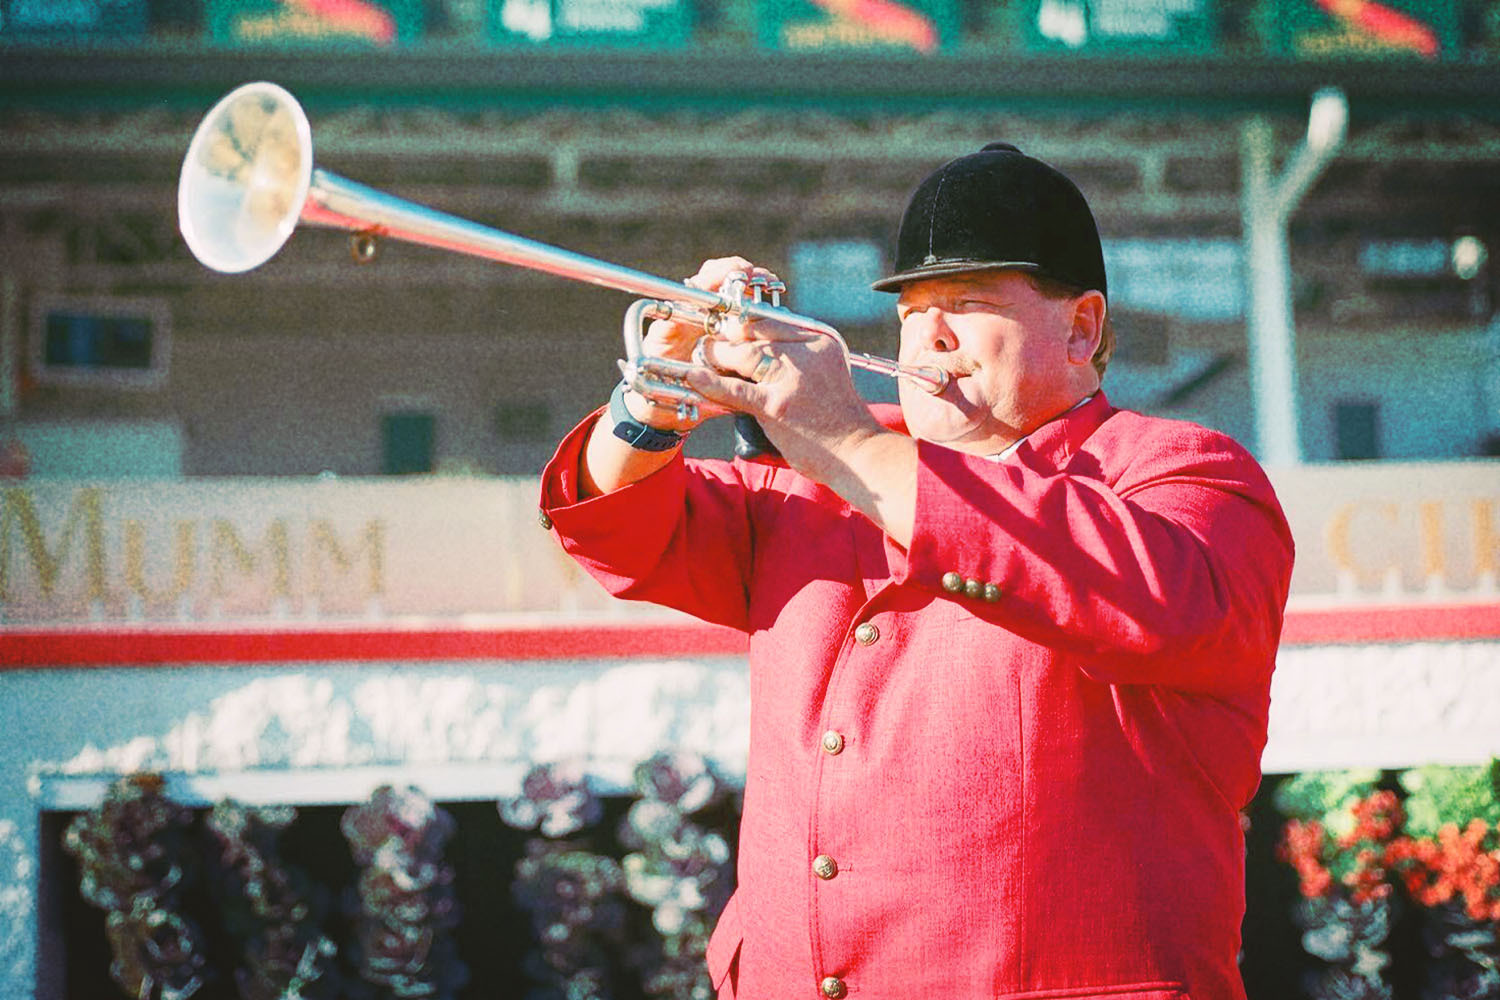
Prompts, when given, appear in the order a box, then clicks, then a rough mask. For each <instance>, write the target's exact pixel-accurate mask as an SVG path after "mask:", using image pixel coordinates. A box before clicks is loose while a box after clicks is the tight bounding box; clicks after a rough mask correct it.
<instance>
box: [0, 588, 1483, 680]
mask: <svg viewBox="0 0 1500 1000" xmlns="http://www.w3.org/2000/svg"><path fill="white" fill-rule="evenodd" d="M1479 639H1500V602H1497V603H1494V604H1453V605H1402V606H1389V607H1359V608H1328V609H1321V610H1307V609H1302V610H1295V611H1289V612H1287V616H1286V626H1285V628H1284V629H1283V631H1282V639H1281V642H1282V645H1283V646H1321V645H1338V644H1361V643H1399V642H1451V641H1462V640H1479ZM746 648H747V644H746V639H745V636H744V635H742V634H740V633H739V632H735V631H734V630H732V629H728V628H723V627H721V626H717V625H704V624H699V623H695V622H655V623H652V622H644V623H629V624H626V623H620V622H610V623H595V622H569V623H567V624H556V625H535V624H532V625H491V626H483V627H474V628H465V627H459V626H434V627H430V628H401V627H395V626H384V627H382V626H374V625H372V626H359V627H352V626H326V627H322V628H314V627H305V628H278V629H274V630H272V629H266V628H238V629H235V628H223V627H215V628H205V627H191V626H170V627H168V626H138V627H122V626H103V625H97V626H74V627H60V626H50V627H40V626H38V627H23V626H4V627H0V669H4V668H24V667H82V666H100V667H107V666H132V665H163V664H200V663H222V664H234V663H297V662H307V663H329V662H342V661H371V660H386V661H421V660H595V659H611V658H629V657H661V656H713V655H734V654H742V653H744V652H745V650H746Z"/></svg>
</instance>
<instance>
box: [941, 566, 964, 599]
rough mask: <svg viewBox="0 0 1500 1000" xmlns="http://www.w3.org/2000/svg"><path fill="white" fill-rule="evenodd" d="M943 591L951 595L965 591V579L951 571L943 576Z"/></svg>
mask: <svg viewBox="0 0 1500 1000" xmlns="http://www.w3.org/2000/svg"><path fill="white" fill-rule="evenodd" d="M943 589H944V590H946V591H947V592H948V593H950V594H956V593H958V592H959V591H960V590H963V589H964V578H963V577H961V576H959V575H958V574H957V573H955V572H953V571H952V570H949V571H948V572H946V573H944V574H943Z"/></svg>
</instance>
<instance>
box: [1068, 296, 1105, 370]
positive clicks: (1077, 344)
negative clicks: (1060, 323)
mask: <svg viewBox="0 0 1500 1000" xmlns="http://www.w3.org/2000/svg"><path fill="white" fill-rule="evenodd" d="M1104 311H1105V302H1104V295H1103V293H1102V292H1099V291H1097V290H1090V291H1087V292H1084V293H1083V294H1082V295H1080V296H1078V298H1076V299H1074V300H1073V317H1072V325H1071V327H1070V328H1069V330H1068V362H1069V363H1070V364H1075V365H1087V364H1092V363H1093V360H1094V352H1095V351H1097V350H1099V338H1100V337H1102V336H1103V335H1104Z"/></svg>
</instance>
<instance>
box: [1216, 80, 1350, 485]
mask: <svg viewBox="0 0 1500 1000" xmlns="http://www.w3.org/2000/svg"><path fill="white" fill-rule="evenodd" d="M1347 121H1348V103H1347V102H1346V101H1345V99H1344V95H1343V94H1342V93H1341V92H1339V91H1338V90H1335V89H1332V88H1325V89H1323V90H1320V91H1318V93H1317V94H1316V95H1314V97H1313V104H1312V110H1311V113H1310V114H1309V116H1308V130H1307V138H1306V139H1305V140H1304V141H1303V142H1302V143H1301V145H1299V146H1298V148H1297V149H1296V151H1295V152H1294V153H1293V154H1292V156H1291V158H1290V159H1289V160H1288V163H1287V167H1286V169H1285V171H1283V172H1282V174H1281V175H1280V176H1276V174H1275V149H1276V137H1275V133H1274V132H1273V130H1272V128H1271V124H1270V122H1269V121H1267V120H1266V119H1265V118H1264V117H1262V116H1259V115H1257V116H1255V117H1252V118H1251V119H1249V120H1248V121H1247V122H1245V124H1244V127H1243V129H1242V130H1241V132H1240V169H1241V176H1240V220H1241V227H1242V239H1243V240H1244V247H1245V267H1246V271H1247V284H1248V290H1249V298H1250V303H1249V315H1248V320H1249V322H1248V326H1249V331H1248V332H1249V353H1250V392H1251V396H1252V398H1253V401H1254V408H1255V436H1256V442H1257V447H1258V450H1259V453H1260V458H1261V460H1262V461H1263V462H1265V463H1266V464H1267V465H1295V464H1298V463H1300V462H1301V461H1302V442H1301V439H1300V437H1299V435H1298V417H1299V405H1298V400H1297V329H1296V322H1295V319H1294V317H1293V314H1292V265H1291V252H1290V249H1289V246H1288V238H1287V224H1288V222H1289V221H1290V219H1291V215H1292V212H1293V211H1295V210H1296V207H1297V204H1298V203H1299V202H1300V201H1301V200H1302V197H1303V195H1305V194H1306V193H1307V190H1308V189H1309V188H1310V187H1311V186H1312V184H1313V182H1314V181H1315V180H1317V178H1318V175H1319V174H1320V173H1322V171H1323V169H1324V167H1326V166H1327V165H1328V162H1329V160H1331V159H1332V158H1333V154H1334V153H1335V152H1336V151H1337V150H1338V147H1339V146H1340V145H1341V144H1342V143H1343V140H1344V130H1345V126H1346V123H1347Z"/></svg>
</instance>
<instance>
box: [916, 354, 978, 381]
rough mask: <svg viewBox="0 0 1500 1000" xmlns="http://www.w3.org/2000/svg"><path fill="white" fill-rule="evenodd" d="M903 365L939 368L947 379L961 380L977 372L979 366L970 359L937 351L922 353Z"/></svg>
mask: <svg viewBox="0 0 1500 1000" xmlns="http://www.w3.org/2000/svg"><path fill="white" fill-rule="evenodd" d="M903 364H909V365H925V366H927V367H930V368H941V369H942V370H943V371H945V372H947V373H948V377H949V378H963V377H964V376H966V375H973V374H974V373H975V372H977V371H978V370H979V365H978V364H976V363H975V362H974V361H973V359H971V358H966V357H962V356H956V355H953V354H949V353H946V352H937V351H923V352H921V353H920V354H918V355H917V356H916V357H914V358H910V359H908V360H906V361H905V362H903Z"/></svg>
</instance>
